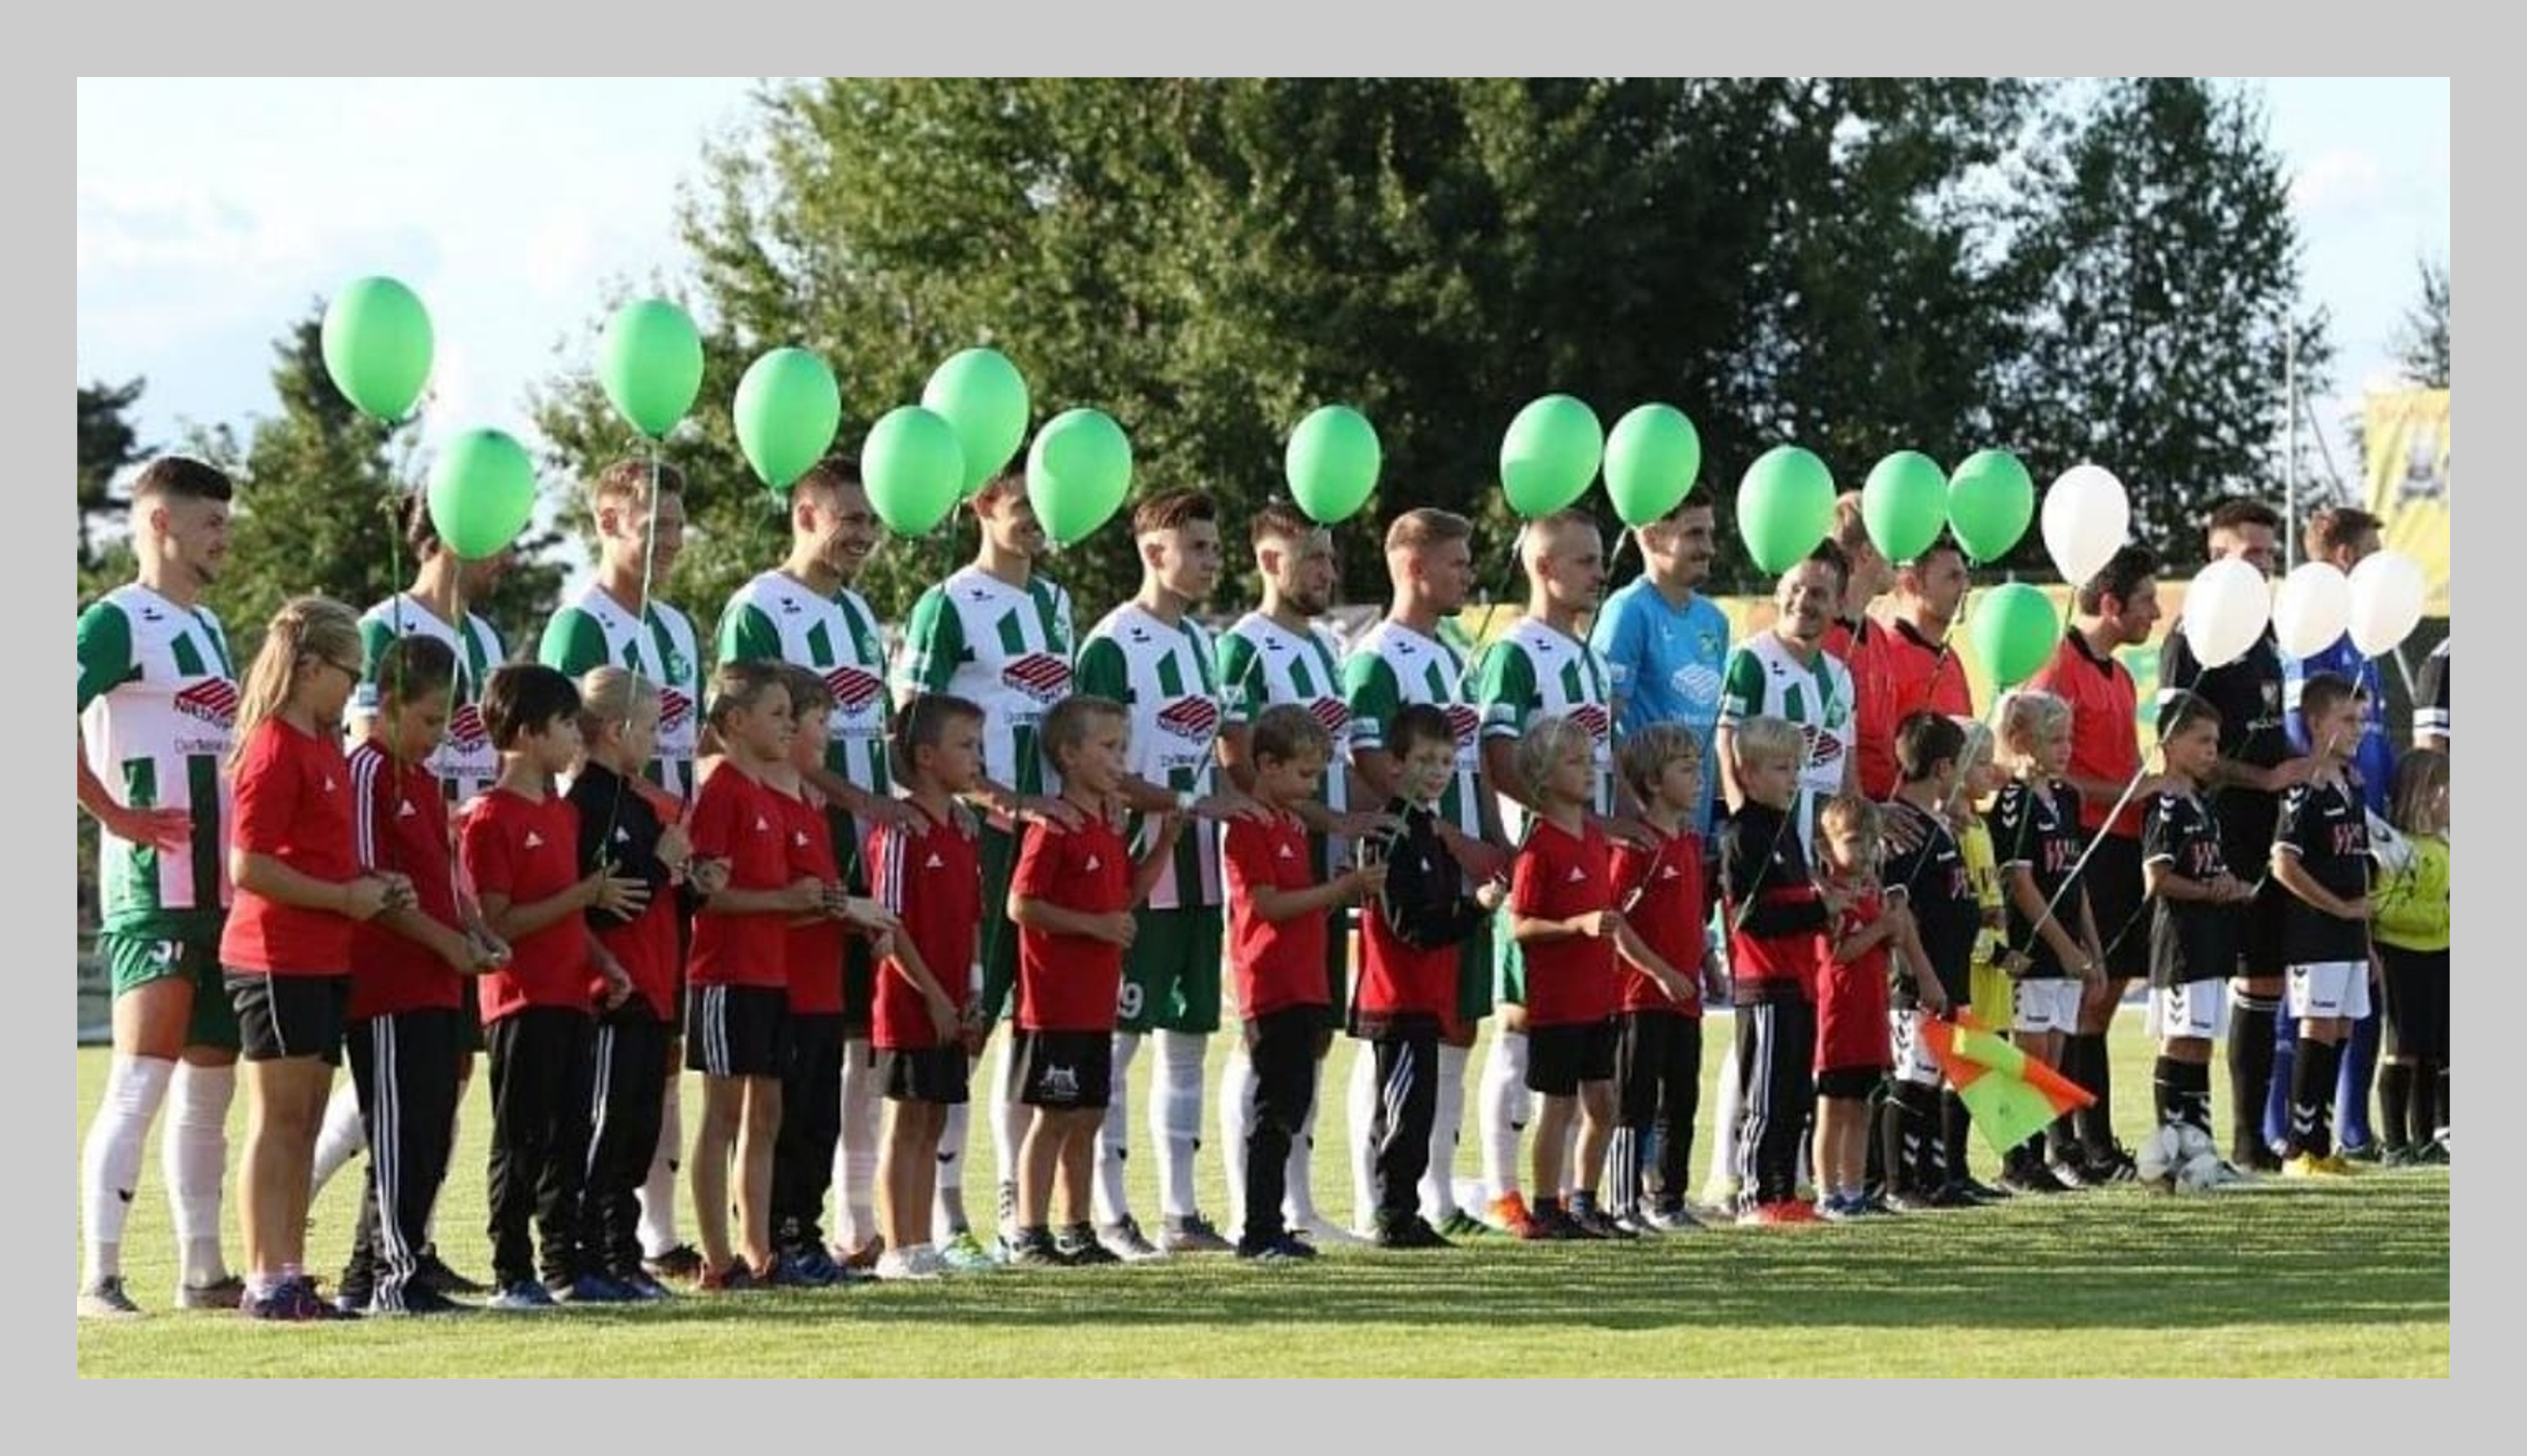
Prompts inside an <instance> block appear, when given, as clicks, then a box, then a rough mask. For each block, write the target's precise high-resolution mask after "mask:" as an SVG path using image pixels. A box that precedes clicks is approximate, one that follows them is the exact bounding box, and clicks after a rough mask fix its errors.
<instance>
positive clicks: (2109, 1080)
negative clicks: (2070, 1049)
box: [2071, 1032, 2115, 1162]
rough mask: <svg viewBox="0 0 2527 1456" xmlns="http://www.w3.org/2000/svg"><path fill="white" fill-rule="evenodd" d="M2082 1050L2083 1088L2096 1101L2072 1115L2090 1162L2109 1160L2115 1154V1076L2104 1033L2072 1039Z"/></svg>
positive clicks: (2081, 1081) (2081, 1082) (2081, 1143)
mask: <svg viewBox="0 0 2527 1456" xmlns="http://www.w3.org/2000/svg"><path fill="white" fill-rule="evenodd" d="M2071 1043H2072V1045H2074V1046H2076V1047H2078V1048H2080V1067H2081V1071H2082V1073H2083V1075H2082V1076H2081V1078H2080V1085H2081V1086H2083V1087H2086V1088H2088V1089H2089V1091H2090V1092H2092V1093H2094V1094H2096V1098H2097V1100H2096V1101H2095V1102H2093V1103H2091V1104H2089V1106H2087V1107H2084V1108H2082V1109H2080V1111H2079V1112H2077V1113H2075V1114H2073V1115H2072V1117H2073V1121H2074V1123H2075V1124H2076V1125H2077V1126H2078V1127H2079V1129H2080V1146H2082V1147H2084V1148H2086V1149H2088V1151H2089V1161H2090V1162H2098V1161H2102V1160H2104V1159H2107V1158H2110V1157H2112V1156H2113V1155H2114V1151H2115V1073H2114V1067H2113V1066H2112V1065H2111V1060H2110V1059H2109V1058H2108V1057H2107V1056H2106V1038H2105V1034H2104V1033H2103V1032H2098V1033H2096V1034H2094V1035H2089V1034H2086V1033H2083V1034H2082V1035H2079V1036H2075V1037H2073V1038H2071Z"/></svg>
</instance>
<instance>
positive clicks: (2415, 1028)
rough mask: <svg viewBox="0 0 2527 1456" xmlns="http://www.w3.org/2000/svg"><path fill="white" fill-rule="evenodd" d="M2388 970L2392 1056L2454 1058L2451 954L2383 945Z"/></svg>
mask: <svg viewBox="0 0 2527 1456" xmlns="http://www.w3.org/2000/svg"><path fill="white" fill-rule="evenodd" d="M2378 956H2379V959H2380V960H2382V961H2384V962H2386V963H2387V964H2386V969H2387V977H2386V984H2387V1055H2388V1056H2390V1057H2394V1058H2396V1059H2398V1060H2399V1061H2412V1062H2429V1063H2433V1064H2435V1065H2437V1066H2447V1065H2448V1060H2449V953H2448V952H2446V951H2407V950H2404V949H2402V948H2401V947H2398V946H2390V945H2381V946H2379V947H2378Z"/></svg>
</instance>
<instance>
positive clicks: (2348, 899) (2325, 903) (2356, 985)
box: [2273, 672, 2373, 1178]
mask: <svg viewBox="0 0 2527 1456" xmlns="http://www.w3.org/2000/svg"><path fill="white" fill-rule="evenodd" d="M2365 706H2366V704H2365V703H2364V702H2363V701H2362V699H2361V695H2360V690H2359V689H2358V688H2357V687H2355V686H2354V685H2353V684H2352V683H2351V681H2350V680H2349V679H2348V678H2344V677H2339V676H2337V675H2335V674H2333V673H2330V672H2320V673H2317V674H2315V675H2314V676H2312V677H2310V678H2309V679H2308V680H2307V681H2306V683H2305V684H2304V685H2302V686H2301V687H2300V689H2299V710H2300V711H2301V712H2302V713H2304V714H2306V716H2307V731H2308V737H2309V739H2310V740H2311V741H2312V742H2313V743H2314V744H2315V745H2316V753H2315V754H2314V757H2315V759H2316V767H2315V769H2314V771H2313V773H2312V775H2311V776H2310V778H2309V779H2308V781H2307V782H2306V783H2303V784H2297V785H2294V786H2293V787H2292V788H2291V790H2290V791H2289V792H2288V793H2286V794H2284V795H2283V796H2282V816H2281V824H2280V826H2279V827H2278V828H2276V829H2275V830H2274V832H2273V879H2274V882H2275V883H2277V884H2279V885H2280V886H2281V887H2282V888H2283V889H2285V890H2287V891H2289V892H2290V895H2291V898H2290V900H2289V902H2288V903H2287V909H2288V911H2289V914H2288V916H2287V917H2286V918H2285V919H2284V921H2283V922H2282V931H2283V939H2282V944H2283V947H2284V949H2285V950H2286V951H2287V952H2288V953H2289V958H2290V1014H2292V1015H2294V1016H2296V1017H2297V1018H2298V1060H2297V1061H2296V1062H2295V1064H2293V1066H2292V1067H2291V1125H2290V1143H2289V1145H2288V1147H2286V1148H2285V1149H2284V1150H2283V1154H2282V1159H2283V1162H2282V1175H2283V1176H2285V1177H2298V1178H2303V1177H2311V1176H2320V1175H2328V1174H2332V1175H2341V1174H2345V1173H2348V1172H2350V1171H2351V1165H2350V1164H2349V1163H2348V1162H2347V1161H2345V1160H2344V1158H2343V1157H2342V1155H2341V1154H2338V1153H2337V1152H2335V1151H2334V1131H2333V1123H2334V1082H2335V1072H2336V1069H2337V1066H2338V1065H2339V1063H2340V1061H2341V1058H2342V1055H2343V1038H2344V1036H2345V1035H2346V1034H2347V1033H2348V1032H2349V1031H2350V1029H2351V1023H2352V1022H2354V1021H2357V1020H2359V1019H2360V1018H2361V1017H2363V1016H2365V1015H2367V1014H2369V980H2370V977H2371V975H2372V973H2373V966H2372V964H2371V959H2372V954H2373V953H2372V952H2371V949H2370V945H2369V817H2368V811H2367V809H2366V807H2365V806H2363V804H2362V803H2361V795H2360V786H2359V784H2358V783H2357V782H2355V781H2354V780H2353V779H2352V778H2351V776H2350V773H2349V765H2350V763H2351V757H2352V754H2354V753H2355V752H2356V751H2357V750H2358V749H2359V747H2360V724H2361V714H2362V712H2363V711H2364V710H2365Z"/></svg>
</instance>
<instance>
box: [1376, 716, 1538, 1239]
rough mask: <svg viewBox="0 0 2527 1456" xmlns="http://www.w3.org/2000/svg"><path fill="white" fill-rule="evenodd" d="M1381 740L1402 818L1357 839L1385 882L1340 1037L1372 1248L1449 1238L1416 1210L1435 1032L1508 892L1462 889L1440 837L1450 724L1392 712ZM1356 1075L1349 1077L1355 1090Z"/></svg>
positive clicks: (1435, 1083) (1450, 777) (1432, 1104)
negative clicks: (1356, 1048) (1463, 966)
mask: <svg viewBox="0 0 2527 1456" xmlns="http://www.w3.org/2000/svg"><path fill="white" fill-rule="evenodd" d="M1386 749H1387V751H1388V752H1389V753H1391V754H1394V755H1395V758H1396V762H1397V764H1398V765H1399V767H1400V770H1401V776H1400V779H1399V783H1400V786H1401V788H1402V789H1403V791H1404V792H1403V797H1401V798H1398V799H1396V800H1394V801H1392V802H1391V803H1389V804H1388V805H1387V806H1386V812H1387V813H1388V814H1389V815H1391V816H1393V817H1395V818H1397V819H1400V820H1401V821H1402V822H1403V825H1404V827H1403V828H1402V829H1401V830H1399V831H1392V832H1390V833H1388V834H1386V835H1382V836H1378V837H1374V838H1371V839H1367V840H1364V841H1362V843H1361V855H1362V859H1363V862H1364V863H1367V862H1371V861H1372V860H1373V861H1374V862H1377V863H1380V864H1382V865H1384V866H1385V869H1386V884H1385V887H1384V889H1383V890H1382V891H1381V893H1380V894H1379V895H1378V896H1377V898H1376V899H1375V900H1374V901H1373V902H1372V903H1371V910H1373V912H1364V913H1363V915H1362V916H1361V921H1362V951H1363V954H1362V963H1361V973H1360V987H1359V991H1358V994H1357V995H1355V996H1354V997H1353V999H1352V1013H1351V1034H1352V1035H1353V1036H1355V1037H1358V1038H1359V1039H1361V1040H1363V1041H1366V1042H1367V1043H1368V1044H1369V1058H1370V1063H1371V1066H1372V1070H1373V1075H1372V1077H1371V1078H1369V1079H1368V1080H1367V1083H1366V1086H1367V1092H1368V1096H1367V1098H1366V1099H1362V1098H1359V1097H1357V1096H1355V1098H1354V1102H1353V1106H1352V1109H1351V1116H1352V1118H1354V1119H1355V1121H1356V1122H1358V1123H1359V1124H1360V1125H1362V1126H1365V1127H1367V1129H1368V1132H1367V1149H1368V1154H1369V1159H1370V1164H1371V1176H1370V1186H1371V1188H1372V1189H1373V1191H1374V1192H1375V1195H1376V1207H1375V1210H1374V1212H1373V1214H1372V1213H1369V1211H1367V1210H1364V1211H1361V1214H1360V1215H1356V1216H1355V1217H1366V1218H1367V1221H1368V1222H1369V1225H1370V1227H1371V1229H1372V1230H1373V1236H1374V1238H1375V1240H1376V1242H1377V1246H1378V1247H1379V1248H1381V1249H1444V1248H1446V1247H1448V1245H1449V1241H1448V1239H1447V1238H1446V1236H1445V1235H1443V1234H1441V1233H1440V1232H1439V1231H1438V1230H1437V1229H1435V1228H1432V1227H1431V1226H1430V1223H1429V1221H1428V1220H1427V1219H1425V1218H1423V1217H1422V1215H1421V1211H1420V1203H1419V1199H1420V1184H1421V1181H1422V1174H1423V1173H1424V1172H1425V1171H1427V1170H1428V1169H1429V1165H1430V1128H1431V1123H1432V1122H1433V1121H1434V1120H1435V1118H1436V1113H1437V1108H1438V1099H1439V1066H1438V1059H1439V1036H1440V1032H1441V1030H1442V1029H1443V1028H1444V1027H1445V1026H1446V1025H1447V1024H1449V1022H1450V1021H1451V1020H1452V1019H1453V1018H1454V1017H1455V1015H1456V1014H1457V1006H1458V1000H1457V994H1458V979H1459V969H1460V962H1461V960H1462V957H1461V954H1460V950H1459V948H1460V946H1461V945H1462V944H1463V943H1464V942H1466V941H1467V940H1469V939H1470V938H1472V937H1473V936H1475V935H1477V934H1479V933H1480V932H1481V931H1482V929H1483V928H1484V927H1485V926H1486V925H1488V924H1489V923H1490V917H1491V912H1492V911H1493V910H1497V909H1499V908H1500V906H1501V903H1502V902H1503V900H1505V899H1506V898H1507V891H1506V890H1504V889H1503V887H1502V886H1501V885H1500V884H1499V883H1497V882H1489V883H1486V884H1485V885H1484V886H1483V887H1482V889H1481V890H1480V891H1478V892H1477V893H1475V894H1473V895H1468V894H1466V893H1465V889H1464V878H1465V872H1464V871H1463V870H1462V869H1460V868H1459V867H1458V864H1457V860H1456V858H1454V857H1453V856H1451V855H1450V854H1449V853H1448V850H1447V846H1446V845H1445V844H1444V843H1443V842H1442V841H1441V839H1440V837H1439V821H1438V806H1439V804H1440V801H1441V798H1442V796H1443V795H1445V794H1446V793H1447V792H1448V790H1449V789H1450V787H1451V786H1452V785H1453V784H1454V783H1455V782H1456V775H1457V731H1456V728H1455V727H1454V725H1452V724H1451V723H1450V722H1449V721H1448V714H1447V712H1446V711H1445V710H1444V709H1442V708H1439V707H1437V706H1435V705H1432V704H1430V703H1418V702H1417V703H1413V704H1410V705H1408V706H1405V707H1403V708H1400V709H1398V710H1397V711H1396V713H1395V714H1394V716H1393V718H1392V719H1391V720H1390V722H1389V723H1388V725H1387V732H1386ZM1361 1086H1362V1083H1361V1082H1359V1081H1357V1080H1356V1081H1355V1083H1354V1087H1355V1092H1357V1091H1358V1090H1359V1088H1360V1087H1361Z"/></svg>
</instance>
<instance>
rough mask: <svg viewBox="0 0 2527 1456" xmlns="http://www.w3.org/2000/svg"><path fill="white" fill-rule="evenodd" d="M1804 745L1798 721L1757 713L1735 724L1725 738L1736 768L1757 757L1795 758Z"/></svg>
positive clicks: (1805, 744) (1803, 737)
mask: <svg viewBox="0 0 2527 1456" xmlns="http://www.w3.org/2000/svg"><path fill="white" fill-rule="evenodd" d="M1806 746H1807V740H1806V738H1805V736H1804V735H1802V734H1801V733H1800V732H1799V725H1798V724H1796V723H1793V722H1790V721H1788V720H1787V719H1784V718H1770V717H1764V716H1761V715H1758V716H1756V717H1752V718H1748V719H1746V720H1745V721H1744V722H1742V723H1739V724H1738V725H1737V728H1736V731H1735V732H1734V733H1733V734H1731V735H1730V737H1729V753H1730V754H1732V755H1734V756H1735V758H1736V759H1737V766H1738V767H1740V768H1743V767H1745V766H1746V765H1747V764H1749V763H1752V762H1754V761H1755V760H1756V759H1758V758H1788V759H1792V760H1794V761H1795V760H1796V759H1797V758H1798V757H1799V755H1800V753H1801V751H1802V750H1804V749H1805V748H1806Z"/></svg>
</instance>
